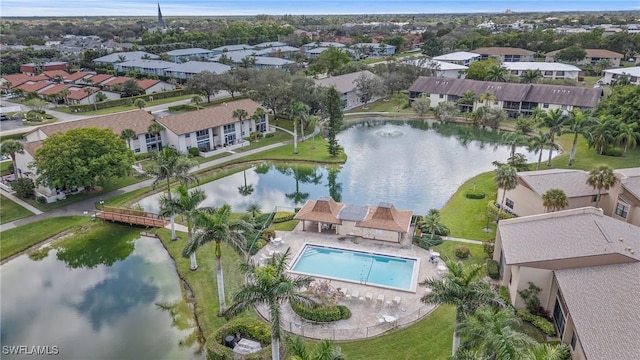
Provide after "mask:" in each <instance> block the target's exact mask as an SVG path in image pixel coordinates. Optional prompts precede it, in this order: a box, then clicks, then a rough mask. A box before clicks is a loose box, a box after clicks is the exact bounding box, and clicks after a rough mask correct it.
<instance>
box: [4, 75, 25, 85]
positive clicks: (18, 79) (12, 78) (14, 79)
mask: <svg viewBox="0 0 640 360" xmlns="http://www.w3.org/2000/svg"><path fill="white" fill-rule="evenodd" d="M2 78H3V79H4V80H6V81H9V82H10V83H11V87H12V88H14V87H16V86H18V85H20V84H23V83H25V82H27V81H29V79H30V77H29V76H27V75H25V74H9V75H3V76H2ZM0 85H2V87H4V84H0Z"/></svg>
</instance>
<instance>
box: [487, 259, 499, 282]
mask: <svg viewBox="0 0 640 360" xmlns="http://www.w3.org/2000/svg"><path fill="white" fill-rule="evenodd" d="M487 275H489V277H490V278H492V279H494V280H495V279H498V278H499V277H500V268H499V266H498V262H497V261H495V260H488V261H487Z"/></svg>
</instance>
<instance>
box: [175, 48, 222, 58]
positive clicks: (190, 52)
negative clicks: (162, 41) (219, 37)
mask: <svg viewBox="0 0 640 360" xmlns="http://www.w3.org/2000/svg"><path fill="white" fill-rule="evenodd" d="M212 52H213V51H211V50H207V49H202V48H190V49H178V50H171V51H167V55H170V56H184V55H198V54H209V53H212Z"/></svg>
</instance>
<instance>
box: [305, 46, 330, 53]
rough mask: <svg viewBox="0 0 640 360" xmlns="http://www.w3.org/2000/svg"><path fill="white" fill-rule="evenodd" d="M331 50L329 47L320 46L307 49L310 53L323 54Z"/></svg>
mask: <svg viewBox="0 0 640 360" xmlns="http://www.w3.org/2000/svg"><path fill="white" fill-rule="evenodd" d="M327 50H329V48H328V47H318V48H313V49H311V50H307V52H308V53H309V54H322V53H323V52H325V51H327Z"/></svg>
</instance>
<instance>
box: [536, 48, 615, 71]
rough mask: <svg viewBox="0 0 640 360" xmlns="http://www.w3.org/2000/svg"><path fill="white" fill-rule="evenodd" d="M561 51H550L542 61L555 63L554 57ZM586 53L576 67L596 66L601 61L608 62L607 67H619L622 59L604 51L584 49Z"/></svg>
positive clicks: (613, 53) (612, 52) (611, 52)
mask: <svg viewBox="0 0 640 360" xmlns="http://www.w3.org/2000/svg"><path fill="white" fill-rule="evenodd" d="M560 51H562V50H556V51H551V52H548V53H546V54H545V57H544V61H545V62H555V61H556V58H555V56H556V55H558V53H559V52H560ZM584 51H585V52H586V53H587V55H586V56H585V58H584V59H582V60H580V61H578V62H576V64H578V65H596V64H597V63H598V62H600V61H601V60H606V61H608V62H609V64H608V65H607V66H615V67H618V66H620V61H621V60H622V58H623V57H624V55H622V54H620V53H617V52H614V51H610V50H605V49H584Z"/></svg>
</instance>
